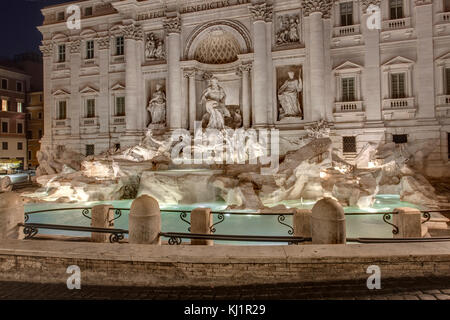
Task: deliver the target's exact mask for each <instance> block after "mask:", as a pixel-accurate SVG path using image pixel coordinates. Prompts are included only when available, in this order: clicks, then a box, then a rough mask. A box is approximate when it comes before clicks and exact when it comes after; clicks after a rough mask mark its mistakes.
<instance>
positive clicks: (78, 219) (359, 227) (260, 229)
mask: <svg viewBox="0 0 450 320" xmlns="http://www.w3.org/2000/svg"><path fill="white" fill-rule="evenodd" d="M131 202H132V200H123V201H98V202H84V203H75V204H73V203H71V204H60V203H39V204H27V205H26V206H25V212H30V211H38V210H52V209H56V208H73V207H92V206H94V205H97V204H111V205H112V206H113V207H114V208H130V206H131ZM282 204H284V205H286V206H287V207H290V208H312V207H313V205H314V202H313V201H284V202H282ZM199 207H205V208H211V209H212V210H214V211H222V210H225V209H226V204H225V203H224V202H212V203H196V204H192V205H163V206H161V211H162V214H161V216H162V231H163V232H188V227H189V225H188V224H186V223H185V222H183V221H182V220H181V219H180V214H179V213H168V212H164V210H187V211H190V210H192V209H194V208H199ZM398 207H414V208H419V209H424V208H420V207H418V206H415V205H413V204H410V203H406V202H402V201H400V199H399V196H396V195H382V196H378V197H377V198H376V201H375V203H374V205H373V206H372V207H371V208H367V209H364V210H362V209H358V208H355V207H346V208H345V212H347V213H349V212H361V213H363V212H365V213H380V212H389V211H392V210H393V209H394V208H398ZM240 212H242V210H240ZM249 212H251V211H249ZM128 214H129V212H128V211H123V212H122V216H121V217H120V218H119V219H117V220H116V221H115V225H114V226H115V228H121V229H128ZM189 219H190V217H189V215H188V216H187V220H188V221H189ZM217 221H218V218H217V216H216V215H215V216H214V222H217ZM28 222H31V223H49V224H62V225H75V226H90V220H89V219H87V218H85V217H84V216H83V215H82V214H81V210H63V211H56V212H51V211H49V212H43V213H37V214H32V215H30V219H29V221H28ZM285 223H287V224H289V225H292V216H287V217H286V221H285ZM346 227H347V237H351V238H358V237H364V238H371V237H378V238H391V237H392V227H391V226H390V225H388V224H386V223H385V222H384V221H383V218H382V215H358V216H347V217H346ZM216 229H217V232H216V233H217V234H229V235H268V236H288V233H287V232H288V230H289V229H288V228H287V227H286V226H283V225H281V224H280V223H278V221H277V216H263V215H233V214H226V215H225V220H224V222H222V223H220V224H218V225H217V226H216ZM39 232H40V233H41V234H63V235H68V236H89V234H88V233H81V232H72V231H59V230H44V229H42V230H39ZM217 243H226V244H233V245H249V244H256V245H261V244H265V245H267V244H268V243H249V242H245V243H239V242H223V241H217ZM269 244H270V243H269Z"/></svg>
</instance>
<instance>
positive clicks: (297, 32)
mask: <svg viewBox="0 0 450 320" xmlns="http://www.w3.org/2000/svg"><path fill="white" fill-rule="evenodd" d="M299 43H301V16H300V13H299V12H297V13H283V14H278V15H277V16H276V20H275V44H276V45H277V46H282V45H289V44H299Z"/></svg>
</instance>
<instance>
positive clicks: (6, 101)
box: [2, 99, 8, 111]
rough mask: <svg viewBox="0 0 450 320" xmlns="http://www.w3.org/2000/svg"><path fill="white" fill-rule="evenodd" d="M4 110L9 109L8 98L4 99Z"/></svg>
mask: <svg viewBox="0 0 450 320" xmlns="http://www.w3.org/2000/svg"><path fill="white" fill-rule="evenodd" d="M2 111H8V100H6V99H2Z"/></svg>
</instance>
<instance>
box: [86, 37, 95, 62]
mask: <svg viewBox="0 0 450 320" xmlns="http://www.w3.org/2000/svg"><path fill="white" fill-rule="evenodd" d="M86 59H94V41H93V40H89V41H87V42H86Z"/></svg>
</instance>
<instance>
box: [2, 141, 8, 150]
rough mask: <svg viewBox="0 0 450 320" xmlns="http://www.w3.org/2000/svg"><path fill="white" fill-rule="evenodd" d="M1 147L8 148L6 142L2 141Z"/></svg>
mask: <svg viewBox="0 0 450 320" xmlns="http://www.w3.org/2000/svg"><path fill="white" fill-rule="evenodd" d="M2 149H3V150H8V142H2Z"/></svg>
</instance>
